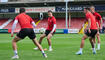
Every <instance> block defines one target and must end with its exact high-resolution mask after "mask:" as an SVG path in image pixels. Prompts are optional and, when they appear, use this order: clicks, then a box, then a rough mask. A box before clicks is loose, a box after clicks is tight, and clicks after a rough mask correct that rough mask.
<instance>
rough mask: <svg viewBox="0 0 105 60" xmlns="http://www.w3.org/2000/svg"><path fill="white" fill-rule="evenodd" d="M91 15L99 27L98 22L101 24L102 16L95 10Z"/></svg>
mask: <svg viewBox="0 0 105 60" xmlns="http://www.w3.org/2000/svg"><path fill="white" fill-rule="evenodd" d="M93 15H94V16H95V19H96V22H98V24H99V27H100V24H101V23H100V21H101V18H102V17H101V15H100V14H99V13H97V12H95V13H93Z"/></svg>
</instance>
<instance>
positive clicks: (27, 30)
mask: <svg viewBox="0 0 105 60" xmlns="http://www.w3.org/2000/svg"><path fill="white" fill-rule="evenodd" d="M19 11H20V14H19V15H17V16H16V18H15V21H14V23H13V26H12V32H11V37H13V34H14V29H15V27H16V24H17V23H19V24H20V26H21V30H20V32H19V33H18V34H17V35H16V36H15V38H14V39H13V40H12V46H13V50H14V56H13V57H12V59H17V58H19V56H18V54H17V46H16V43H17V42H18V41H20V40H21V39H24V38H25V37H26V36H28V37H29V38H30V39H32V41H33V43H34V44H35V45H36V46H38V48H39V49H40V51H41V52H42V54H43V56H44V57H45V58H46V57H47V56H46V54H45V53H44V50H43V49H42V47H41V45H40V44H39V43H38V42H37V40H36V35H35V33H34V30H33V27H34V28H35V26H36V25H35V23H34V21H33V20H32V18H31V17H30V16H28V15H26V13H25V9H24V8H20V10H19Z"/></svg>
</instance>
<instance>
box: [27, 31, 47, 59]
mask: <svg viewBox="0 0 105 60" xmlns="http://www.w3.org/2000/svg"><path fill="white" fill-rule="evenodd" d="M28 31H30V33H29V34H28V37H29V38H30V39H32V41H33V43H34V44H35V45H36V46H37V47H38V49H39V50H40V51H41V52H42V54H43V56H44V57H45V58H47V55H46V54H45V53H44V50H43V48H42V46H41V45H40V44H39V43H38V41H37V39H36V35H35V33H34V31H33V29H29V30H28Z"/></svg>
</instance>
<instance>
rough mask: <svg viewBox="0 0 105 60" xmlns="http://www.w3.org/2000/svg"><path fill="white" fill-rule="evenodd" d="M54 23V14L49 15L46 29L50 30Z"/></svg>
mask: <svg viewBox="0 0 105 60" xmlns="http://www.w3.org/2000/svg"><path fill="white" fill-rule="evenodd" d="M54 24H56V19H55V17H54V16H52V17H49V18H48V27H47V30H51V31H52V29H53V26H54Z"/></svg>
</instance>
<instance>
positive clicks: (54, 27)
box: [51, 24, 56, 33]
mask: <svg viewBox="0 0 105 60" xmlns="http://www.w3.org/2000/svg"><path fill="white" fill-rule="evenodd" d="M55 29H56V24H54V26H53V29H52V31H51V33H53V32H54V31H55Z"/></svg>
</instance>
